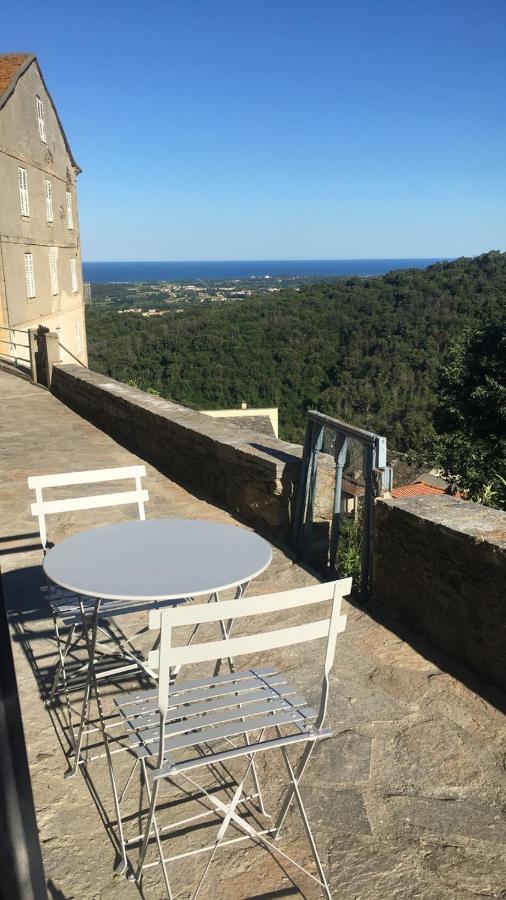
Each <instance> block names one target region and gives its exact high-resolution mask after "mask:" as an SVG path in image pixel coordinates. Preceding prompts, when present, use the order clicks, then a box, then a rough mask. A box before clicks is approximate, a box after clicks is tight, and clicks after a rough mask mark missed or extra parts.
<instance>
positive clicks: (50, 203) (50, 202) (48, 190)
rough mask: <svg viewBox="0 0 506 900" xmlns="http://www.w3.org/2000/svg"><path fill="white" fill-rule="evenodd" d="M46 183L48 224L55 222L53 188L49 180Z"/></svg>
mask: <svg viewBox="0 0 506 900" xmlns="http://www.w3.org/2000/svg"><path fill="white" fill-rule="evenodd" d="M45 181H46V222H52V221H53V218H54V217H53V188H52V185H51V182H50V181H49V179H48V178H46V179H45Z"/></svg>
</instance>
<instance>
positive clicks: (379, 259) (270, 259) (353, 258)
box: [83, 251, 490, 263]
mask: <svg viewBox="0 0 506 900" xmlns="http://www.w3.org/2000/svg"><path fill="white" fill-rule="evenodd" d="M483 252H484V253H487V252H490V251H483ZM482 255H483V254H482V253H476V254H473V255H471V256H470V257H469V258H471V259H472V258H473V256H482ZM463 256H465V254H463ZM458 258H459V257H456V256H446V255H437V254H436V255H435V256H347V257H331V256H325V257H310V256H301V257H274V256H273V257H265V258H263V257H248V258H242V257H233V258H227V257H223V258H221V257H220V258H217V259H83V262H87V263H214V262H216V263H223V262H229V263H233V262H384V261H386V260H399V261H402V260H411V259H421V260H426V259H437V260H443V261H444V260H454V259H458Z"/></svg>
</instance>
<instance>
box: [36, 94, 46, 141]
mask: <svg viewBox="0 0 506 900" xmlns="http://www.w3.org/2000/svg"><path fill="white" fill-rule="evenodd" d="M36 105H37V122H38V125H39V135H40V139H41V141H44V143H45V144H47V140H46V122H45V120H44V104H43V102H42V100H41V99H40V97H37V98H36Z"/></svg>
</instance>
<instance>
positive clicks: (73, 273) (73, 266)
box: [70, 256, 79, 294]
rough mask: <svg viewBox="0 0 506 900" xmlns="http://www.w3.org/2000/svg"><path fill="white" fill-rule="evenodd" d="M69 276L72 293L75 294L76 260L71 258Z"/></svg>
mask: <svg viewBox="0 0 506 900" xmlns="http://www.w3.org/2000/svg"><path fill="white" fill-rule="evenodd" d="M70 276H71V278H72V293H73V294H77V291H78V288H79V285H78V281H77V259H76V258H75V256H72V257H71V259H70Z"/></svg>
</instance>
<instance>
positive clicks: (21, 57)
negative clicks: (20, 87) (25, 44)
mask: <svg viewBox="0 0 506 900" xmlns="http://www.w3.org/2000/svg"><path fill="white" fill-rule="evenodd" d="M32 59H35V57H34V56H33V54H31V53H4V54H3V55H1V56H0V104H1V105H2V106H3V103H2V99H3V94H5V93H8V95H10V94H11V93H12V90H9V91H8V88H9V87H10V86H11V81H14V84H15V82H16V81H17V79H18V78H19V75H20V74H21V71H18V70H21V69H22V70H23V72H24V70H25V68H26V65H25V63H27V61H28V60H32ZM14 84H13V85H12V87H14Z"/></svg>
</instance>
